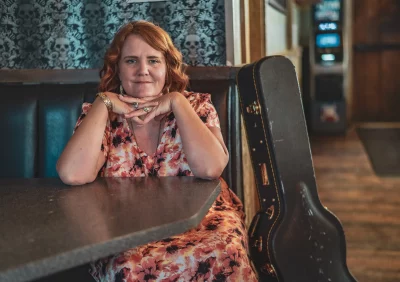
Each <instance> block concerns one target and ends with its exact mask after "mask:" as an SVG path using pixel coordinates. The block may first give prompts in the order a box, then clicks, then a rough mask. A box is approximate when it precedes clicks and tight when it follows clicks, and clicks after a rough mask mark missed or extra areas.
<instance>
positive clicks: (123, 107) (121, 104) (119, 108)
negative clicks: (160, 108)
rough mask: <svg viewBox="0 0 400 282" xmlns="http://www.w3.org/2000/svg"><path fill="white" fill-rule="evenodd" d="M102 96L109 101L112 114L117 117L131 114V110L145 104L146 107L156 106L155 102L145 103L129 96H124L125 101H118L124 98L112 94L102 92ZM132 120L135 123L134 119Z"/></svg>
mask: <svg viewBox="0 0 400 282" xmlns="http://www.w3.org/2000/svg"><path fill="white" fill-rule="evenodd" d="M104 94H106V95H107V97H108V98H109V99H110V101H111V103H112V105H113V112H114V113H116V114H119V115H126V114H128V113H131V112H132V110H136V109H139V107H140V105H142V104H143V103H146V105H147V107H154V106H156V105H157V102H151V101H146V100H143V99H139V98H134V97H130V96H125V97H126V99H120V98H122V97H124V96H122V95H120V94H116V93H112V92H104ZM137 119H138V118H137ZM134 120H135V121H136V119H134ZM138 120H139V119H138ZM140 121H141V120H140Z"/></svg>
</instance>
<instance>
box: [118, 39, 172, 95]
mask: <svg viewBox="0 0 400 282" xmlns="http://www.w3.org/2000/svg"><path fill="white" fill-rule="evenodd" d="M118 67H119V79H120V80H121V83H122V87H123V88H124V90H125V92H126V94H128V95H130V96H134V97H137V98H143V97H152V96H158V95H159V94H160V93H161V90H162V89H163V87H164V85H165V77H166V73H167V65H166V63H165V58H164V55H163V54H162V53H161V52H160V51H157V50H156V49H154V48H153V47H151V46H150V45H149V44H147V43H146V41H144V40H143V38H142V37H141V36H140V35H135V34H131V35H129V36H128V37H127V38H126V40H125V43H124V45H123V46H122V52H121V59H120V60H119V63H118Z"/></svg>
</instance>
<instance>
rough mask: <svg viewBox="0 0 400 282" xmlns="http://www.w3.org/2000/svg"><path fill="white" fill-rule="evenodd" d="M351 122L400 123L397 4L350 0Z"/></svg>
mask: <svg viewBox="0 0 400 282" xmlns="http://www.w3.org/2000/svg"><path fill="white" fill-rule="evenodd" d="M353 11H354V13H353V43H354V56H353V58H354V62H353V78H354V81H353V87H354V89H353V101H352V102H353V103H352V112H353V120H355V121H400V111H398V109H397V108H398V107H396V106H395V105H398V103H399V102H400V98H399V96H400V84H399V83H398V82H397V81H398V80H399V79H398V70H399V67H400V29H399V27H400V17H399V14H400V1H398V0H381V1H376V0H354V9H353Z"/></svg>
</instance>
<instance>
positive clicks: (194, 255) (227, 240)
mask: <svg viewBox="0 0 400 282" xmlns="http://www.w3.org/2000/svg"><path fill="white" fill-rule="evenodd" d="M183 95H184V96H185V97H186V98H187V99H188V101H189V102H190V104H191V105H192V107H193V109H194V110H195V112H196V113H197V114H198V115H199V117H200V118H201V120H202V121H203V122H204V123H205V125H206V126H208V127H220V124H219V119H218V115H217V112H216V110H215V108H214V106H213V105H212V103H211V99H210V95H209V94H200V93H194V92H184V93H183ZM90 108H91V104H89V103H84V104H83V106H82V109H83V112H82V114H81V116H80V117H79V119H78V122H77V125H76V128H75V129H77V128H78V127H79V125H80V123H81V122H82V120H83V118H84V117H85V116H86V114H87V113H88V111H89V110H90ZM101 150H102V151H103V153H104V155H105V156H106V159H107V160H106V163H105V164H104V166H103V168H102V169H101V171H100V175H101V176H107V177H142V176H147V175H149V176H150V175H152V176H193V173H192V171H191V170H190V167H189V164H188V162H187V159H186V157H185V152H184V150H183V148H182V141H181V136H180V134H179V128H178V126H177V122H176V119H175V117H174V114H173V113H170V114H169V115H168V116H167V118H166V120H165V124H164V127H163V131H162V135H161V138H160V143H159V144H158V147H157V151H156V152H155V153H154V155H152V156H149V155H147V154H146V153H145V152H144V151H142V150H141V149H140V148H139V147H138V145H137V143H136V140H135V139H134V135H133V133H132V132H131V130H130V127H129V126H128V123H127V121H126V120H125V119H124V118H123V117H121V116H120V115H117V114H110V116H109V120H108V122H107V125H106V129H105V133H104V137H103V142H102V146H101ZM221 183H222V185H221V193H220V195H219V196H218V198H217V199H216V200H215V202H214V203H213V205H212V207H211V208H210V209H209V211H208V213H207V214H206V216H205V217H204V219H203V220H202V222H201V223H200V224H199V225H198V226H197V227H196V228H193V229H191V230H188V231H186V232H185V233H182V234H179V235H176V236H171V237H169V238H164V239H163V240H160V241H156V242H152V243H149V244H146V245H142V246H139V247H136V248H133V249H130V250H127V251H125V252H123V253H120V254H115V255H112V256H109V257H107V258H104V259H101V260H98V261H96V262H93V263H92V264H91V266H92V269H91V270H90V273H91V275H92V276H93V277H94V279H95V280H96V281H126V282H133V281H257V278H256V275H255V273H254V272H253V270H252V267H251V265H250V260H249V257H248V255H247V233H246V228H245V225H244V212H243V205H242V203H241V202H240V200H239V198H238V197H237V196H236V195H235V194H234V193H233V192H232V191H231V190H230V189H229V188H228V186H227V185H226V183H225V182H224V181H223V180H222V179H221Z"/></svg>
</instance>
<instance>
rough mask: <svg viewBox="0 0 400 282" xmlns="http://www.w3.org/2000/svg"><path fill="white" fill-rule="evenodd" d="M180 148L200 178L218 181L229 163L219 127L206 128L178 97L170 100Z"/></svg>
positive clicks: (187, 103)
mask: <svg viewBox="0 0 400 282" xmlns="http://www.w3.org/2000/svg"><path fill="white" fill-rule="evenodd" d="M172 111H173V112H174V115H175V118H176V121H177V124H178V128H179V132H180V135H181V138H182V144H183V149H184V151H185V155H186V158H187V160H188V163H189V166H190V168H191V170H192V172H193V174H194V175H195V176H197V177H201V178H217V177H219V176H220V175H221V173H222V171H223V170H224V168H225V166H226V164H227V163H228V160H229V155H228V152H227V149H226V147H225V144H224V142H223V140H222V135H221V133H220V130H219V128H214V130H212V129H210V128H208V127H207V126H206V125H205V124H204V123H203V121H202V120H201V119H200V118H199V116H198V115H197V113H196V112H195V111H194V110H193V108H192V106H191V105H190V103H189V101H188V100H187V99H186V98H185V97H184V96H183V95H180V94H178V93H177V94H176V95H175V97H174V98H173V99H172Z"/></svg>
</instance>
